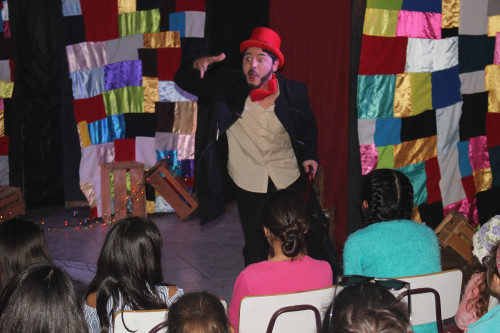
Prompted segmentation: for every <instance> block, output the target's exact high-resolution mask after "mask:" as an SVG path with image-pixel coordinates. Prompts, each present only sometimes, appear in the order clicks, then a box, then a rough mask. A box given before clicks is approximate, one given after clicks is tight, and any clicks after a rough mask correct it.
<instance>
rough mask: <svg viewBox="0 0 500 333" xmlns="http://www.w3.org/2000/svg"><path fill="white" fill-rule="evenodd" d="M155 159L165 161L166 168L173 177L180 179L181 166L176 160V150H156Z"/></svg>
mask: <svg viewBox="0 0 500 333" xmlns="http://www.w3.org/2000/svg"><path fill="white" fill-rule="evenodd" d="M156 159H157V160H158V161H159V160H166V161H167V166H168V167H169V168H170V170H171V171H172V173H173V174H174V176H175V177H182V164H181V163H180V162H179V159H178V158H177V150H157V151H156Z"/></svg>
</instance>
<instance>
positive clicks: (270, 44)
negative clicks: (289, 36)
mask: <svg viewBox="0 0 500 333" xmlns="http://www.w3.org/2000/svg"><path fill="white" fill-rule="evenodd" d="M280 46H281V38H280V36H279V35H278V33H276V31H274V30H271V29H269V28H264V27H258V28H255V29H253V31H252V34H251V35H250V39H249V40H246V41H244V42H241V44H240V52H241V53H243V52H245V50H246V49H247V48H249V47H260V48H261V49H264V50H267V51H269V52H271V53H273V54H274V55H275V56H276V57H277V58H278V60H279V62H280V63H279V68H281V67H283V65H284V64H285V57H284V56H283V53H281V51H280Z"/></svg>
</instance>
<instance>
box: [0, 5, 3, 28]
mask: <svg viewBox="0 0 500 333" xmlns="http://www.w3.org/2000/svg"><path fill="white" fill-rule="evenodd" d="M0 23H2V24H0V32H3V20H2V9H0Z"/></svg>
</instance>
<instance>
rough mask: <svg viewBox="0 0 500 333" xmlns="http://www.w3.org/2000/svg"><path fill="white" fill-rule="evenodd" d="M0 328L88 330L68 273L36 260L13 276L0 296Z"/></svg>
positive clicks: (47, 332)
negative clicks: (35, 262)
mask: <svg viewBox="0 0 500 333" xmlns="http://www.w3.org/2000/svg"><path fill="white" fill-rule="evenodd" d="M0 332H6V333H7V332H16V333H35V332H36V333H39V332H44V333H60V332H64V333H86V332H88V330H87V325H86V322H85V319H84V317H83V312H82V308H81V303H80V301H79V299H78V295H77V293H76V290H75V288H74V286H73V282H72V281H71V278H70V277H69V275H68V274H67V273H66V272H64V271H63V270H62V269H60V268H58V267H55V266H51V265H48V264H45V263H37V264H33V265H30V266H28V267H27V268H25V269H24V270H22V271H21V272H20V273H18V274H17V275H16V276H14V277H13V278H12V279H11V281H10V282H9V284H8V285H7V286H6V287H5V289H4V292H3V294H2V297H1V298H0Z"/></svg>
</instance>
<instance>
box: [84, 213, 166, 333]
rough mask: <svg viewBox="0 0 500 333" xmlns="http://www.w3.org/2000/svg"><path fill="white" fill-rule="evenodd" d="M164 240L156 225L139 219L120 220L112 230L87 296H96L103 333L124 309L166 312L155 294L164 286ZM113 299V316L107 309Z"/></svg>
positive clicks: (103, 248)
mask: <svg viewBox="0 0 500 333" xmlns="http://www.w3.org/2000/svg"><path fill="white" fill-rule="evenodd" d="M161 247H162V238H161V234H160V231H159V230H158V228H157V227H156V225H155V224H154V223H153V222H152V221H150V220H148V219H142V218H139V217H129V218H125V219H123V220H120V221H118V222H117V223H116V224H115V225H113V227H112V228H111V230H109V232H108V234H107V235H106V239H105V241H104V245H103V246H102V249H101V254H100V255H99V259H98V260H97V272H96V276H95V277H94V279H93V280H92V281H91V282H90V284H89V287H88V288H87V292H86V294H85V297H86V298H87V297H88V296H89V295H90V294H92V293H94V292H95V293H97V303H96V309H97V315H98V317H99V322H100V326H101V332H107V331H108V330H109V326H110V323H109V316H112V314H114V313H115V312H117V311H119V310H120V309H117V306H118V303H119V299H120V296H121V297H122V299H123V306H124V307H125V306H129V307H130V308H131V309H132V310H145V309H149V310H151V309H166V308H167V304H166V303H165V302H164V301H163V300H162V299H161V298H160V296H159V295H157V293H156V292H155V291H154V288H155V287H156V286H158V285H162V284H163V274H162V268H161ZM110 298H111V299H112V300H113V307H112V309H111V311H110V313H108V312H107V309H106V306H107V303H108V301H109V299H110Z"/></svg>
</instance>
